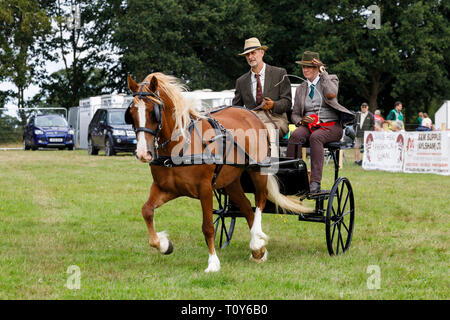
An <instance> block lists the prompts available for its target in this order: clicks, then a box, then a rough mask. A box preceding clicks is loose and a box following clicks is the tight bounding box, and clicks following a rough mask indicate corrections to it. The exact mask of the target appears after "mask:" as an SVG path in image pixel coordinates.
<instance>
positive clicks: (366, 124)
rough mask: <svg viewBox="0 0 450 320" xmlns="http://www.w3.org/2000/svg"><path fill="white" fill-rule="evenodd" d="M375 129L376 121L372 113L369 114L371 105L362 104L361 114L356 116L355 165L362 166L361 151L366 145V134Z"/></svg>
mask: <svg viewBox="0 0 450 320" xmlns="http://www.w3.org/2000/svg"><path fill="white" fill-rule="evenodd" d="M374 127H375V119H374V116H373V114H372V113H371V112H369V105H368V104H367V103H365V102H364V103H363V104H361V112H358V113H357V115H356V139H355V147H354V150H355V164H357V165H361V164H362V160H360V159H359V158H360V157H359V155H360V153H361V152H360V150H361V147H362V146H363V143H364V132H365V131H373V130H374Z"/></svg>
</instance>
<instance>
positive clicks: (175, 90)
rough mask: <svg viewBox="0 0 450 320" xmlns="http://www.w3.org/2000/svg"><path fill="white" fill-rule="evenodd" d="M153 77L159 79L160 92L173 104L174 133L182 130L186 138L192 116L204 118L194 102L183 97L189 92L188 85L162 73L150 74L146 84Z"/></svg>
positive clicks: (145, 80)
mask: <svg viewBox="0 0 450 320" xmlns="http://www.w3.org/2000/svg"><path fill="white" fill-rule="evenodd" d="M153 77H156V79H158V90H159V91H164V93H165V94H166V95H167V97H168V98H169V99H170V100H172V102H173V105H174V112H173V117H174V119H175V128H174V131H177V130H180V131H181V133H182V135H183V136H184V135H185V132H186V129H187V126H188V125H189V123H190V122H191V117H190V115H193V116H195V117H197V118H202V117H203V116H202V115H201V114H200V113H199V112H198V111H197V110H196V109H195V105H194V103H193V101H188V100H186V99H184V98H183V96H182V95H181V93H182V92H186V91H188V88H187V86H186V85H184V84H182V83H181V81H180V80H179V79H178V78H176V77H174V76H170V75H167V74H164V73H162V72H155V73H152V74H149V75H148V76H147V77H146V78H145V79H144V82H146V83H150V80H151V79H152V78H153Z"/></svg>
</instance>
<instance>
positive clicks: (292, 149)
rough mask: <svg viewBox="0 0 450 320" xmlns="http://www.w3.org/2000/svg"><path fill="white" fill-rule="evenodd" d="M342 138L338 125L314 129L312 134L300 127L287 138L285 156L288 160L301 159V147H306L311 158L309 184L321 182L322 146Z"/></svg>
mask: <svg viewBox="0 0 450 320" xmlns="http://www.w3.org/2000/svg"><path fill="white" fill-rule="evenodd" d="M341 138H342V127H341V125H340V124H339V123H336V124H335V125H334V126H330V127H323V129H316V130H314V131H313V132H312V133H311V131H309V128H308V127H306V126H300V127H298V128H297V129H295V131H294V132H293V133H291V137H290V138H289V144H288V148H287V156H288V157H290V158H294V157H297V158H299V157H301V147H302V146H303V145H305V144H306V145H308V142H309V147H310V150H311V151H310V156H311V182H318V183H320V181H321V180H322V169H323V161H324V151H323V145H324V144H325V143H327V142H333V141H339V140H341Z"/></svg>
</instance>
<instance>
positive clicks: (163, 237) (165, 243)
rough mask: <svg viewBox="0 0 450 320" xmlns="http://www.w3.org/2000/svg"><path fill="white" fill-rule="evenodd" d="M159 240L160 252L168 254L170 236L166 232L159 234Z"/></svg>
mask: <svg viewBox="0 0 450 320" xmlns="http://www.w3.org/2000/svg"><path fill="white" fill-rule="evenodd" d="M157 235H158V238H159V252H161V253H166V252H167V250H169V235H168V234H167V232H166V231H161V232H158V233H157Z"/></svg>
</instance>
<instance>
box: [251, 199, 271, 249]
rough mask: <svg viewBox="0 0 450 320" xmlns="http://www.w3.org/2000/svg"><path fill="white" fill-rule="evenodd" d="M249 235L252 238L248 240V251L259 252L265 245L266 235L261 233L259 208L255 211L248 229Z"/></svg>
mask: <svg viewBox="0 0 450 320" xmlns="http://www.w3.org/2000/svg"><path fill="white" fill-rule="evenodd" d="M250 234H251V236H252V238H251V240H250V249H251V250H259V249H261V248H262V247H263V246H264V245H265V244H266V240H267V238H268V237H267V235H266V234H265V233H264V232H263V231H262V226H261V209H260V208H259V207H257V208H256V210H255V218H254V220H253V226H252V228H251V229H250Z"/></svg>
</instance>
